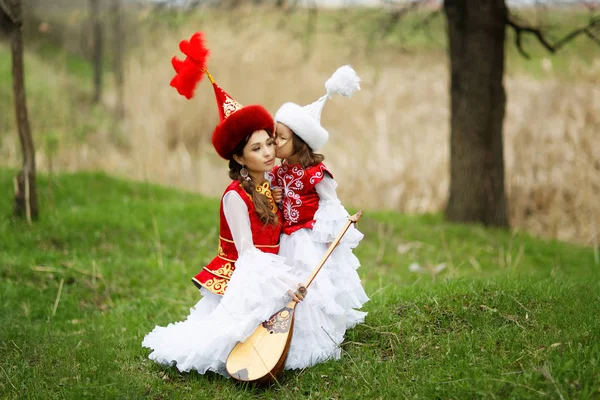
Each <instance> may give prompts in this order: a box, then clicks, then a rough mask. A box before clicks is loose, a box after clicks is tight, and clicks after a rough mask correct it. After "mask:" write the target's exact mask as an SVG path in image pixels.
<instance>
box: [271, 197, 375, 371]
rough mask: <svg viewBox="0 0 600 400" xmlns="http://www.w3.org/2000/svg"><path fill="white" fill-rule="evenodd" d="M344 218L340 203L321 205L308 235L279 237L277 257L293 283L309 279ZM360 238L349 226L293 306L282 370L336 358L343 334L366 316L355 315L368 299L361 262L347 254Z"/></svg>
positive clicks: (306, 231) (342, 223) (358, 233)
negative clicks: (360, 273)
mask: <svg viewBox="0 0 600 400" xmlns="http://www.w3.org/2000/svg"><path fill="white" fill-rule="evenodd" d="M347 217H348V214H347V212H346V210H345V209H344V208H343V207H342V206H341V205H340V204H339V203H336V202H331V203H329V204H326V203H325V204H321V205H320V206H319V210H318V211H317V213H316V214H315V220H316V223H315V226H314V228H313V229H312V230H311V229H300V230H298V231H296V232H294V233H292V234H291V235H282V238H281V243H280V251H279V255H281V256H284V257H285V258H286V263H287V264H289V265H291V266H292V267H293V273H294V275H295V276H296V278H297V279H296V280H297V281H301V282H306V280H307V279H308V278H309V277H310V276H311V274H312V272H313V270H314V269H315V268H316V266H317V265H318V264H319V262H320V261H321V259H322V258H323V256H324V255H325V253H326V252H327V249H328V247H329V244H330V243H331V242H333V241H334V240H335V238H336V237H337V236H338V234H339V232H340V231H341V230H342V228H343V226H344V224H345V223H346V221H347ZM362 238H363V235H362V233H360V232H359V231H358V230H357V229H356V228H354V226H350V228H349V229H348V232H347V233H346V235H345V236H344V238H343V239H342V241H341V242H340V244H339V245H338V247H337V248H336V249H335V250H334V251H333V253H332V254H331V256H330V257H329V259H328V261H327V262H326V263H325V265H324V266H323V268H321V271H320V272H319V273H318V275H317V276H316V278H315V280H314V281H313V282H312V284H311V285H310V287H309V288H308V293H307V296H306V298H305V299H304V301H302V302H301V303H300V304H298V305H297V306H296V313H295V321H294V333H293V336H292V343H291V346H290V351H289V354H288V358H287V360H286V363H285V368H286V369H299V368H306V367H310V366H312V365H315V364H317V363H320V362H323V361H326V360H329V359H338V358H340V355H341V349H340V344H341V343H342V342H343V340H344V335H345V333H346V330H347V329H350V328H353V327H354V326H355V325H356V324H358V323H361V322H363V321H364V319H365V316H366V315H367V313H366V312H361V311H358V310H359V309H360V308H361V307H362V306H363V304H365V303H366V302H367V301H368V300H369V297H368V296H367V294H366V293H365V291H364V289H363V287H362V284H361V281H360V277H359V276H358V273H357V272H356V270H357V268H358V267H360V262H359V261H358V259H357V258H356V256H355V255H354V254H353V253H352V249H353V248H355V247H356V246H357V245H358V243H359V242H360V240H361V239H362Z"/></svg>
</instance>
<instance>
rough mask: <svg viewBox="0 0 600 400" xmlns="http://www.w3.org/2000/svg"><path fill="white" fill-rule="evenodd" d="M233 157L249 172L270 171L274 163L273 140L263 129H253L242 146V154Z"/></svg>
mask: <svg viewBox="0 0 600 400" xmlns="http://www.w3.org/2000/svg"><path fill="white" fill-rule="evenodd" d="M233 158H234V159H235V161H237V162H238V163H239V164H241V165H245V166H246V168H247V169H248V170H249V171H250V172H268V171H271V170H272V169H273V165H275V140H274V139H273V138H272V137H271V136H269V134H268V133H267V131H265V130H260V131H255V132H254V133H252V136H250V139H248V143H246V146H244V151H243V153H242V156H237V155H236V156H233Z"/></svg>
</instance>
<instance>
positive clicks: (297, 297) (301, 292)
mask: <svg viewBox="0 0 600 400" xmlns="http://www.w3.org/2000/svg"><path fill="white" fill-rule="evenodd" d="M288 294H289V295H290V296H291V297H292V300H294V301H295V302H296V303H300V302H301V301H302V300H304V298H305V297H306V288H305V287H304V285H302V284H301V283H299V284H298V289H296V291H295V292H292V291H291V290H288Z"/></svg>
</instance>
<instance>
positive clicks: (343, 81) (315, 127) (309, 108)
mask: <svg viewBox="0 0 600 400" xmlns="http://www.w3.org/2000/svg"><path fill="white" fill-rule="evenodd" d="M325 89H326V90H327V94H326V95H325V96H322V97H321V98H320V99H319V100H317V101H315V102H313V103H311V104H308V105H306V106H304V107H301V106H299V105H297V104H294V103H285V104H284V105H282V106H281V107H280V108H279V110H277V113H275V118H274V119H275V123H277V122H281V123H282V124H284V125H287V127H288V128H290V129H291V130H292V131H294V133H295V134H296V135H298V136H300V137H301V138H302V140H304V141H305V142H306V144H308V145H309V146H310V148H311V149H312V150H313V151H319V149H320V148H321V147H323V145H324V144H325V143H327V140H329V133H328V132H327V131H326V130H325V128H323V127H322V126H321V112H322V111H323V106H324V105H325V102H326V101H327V99H329V98H330V97H332V96H333V95H334V94H339V95H340V96H344V97H350V96H352V94H353V93H354V92H356V91H358V90H360V77H359V76H358V75H357V74H356V71H354V69H352V67H351V66H349V65H344V66H342V67H339V68H338V69H337V70H336V71H335V72H334V73H333V75H331V78H329V79H328V80H327V82H325Z"/></svg>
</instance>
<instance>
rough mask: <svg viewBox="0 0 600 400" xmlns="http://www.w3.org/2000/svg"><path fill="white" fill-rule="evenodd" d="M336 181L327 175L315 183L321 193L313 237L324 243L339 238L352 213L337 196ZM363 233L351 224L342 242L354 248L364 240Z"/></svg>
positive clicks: (319, 193)
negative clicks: (349, 212)
mask: <svg viewBox="0 0 600 400" xmlns="http://www.w3.org/2000/svg"><path fill="white" fill-rule="evenodd" d="M336 188H337V183H336V181H335V180H334V179H333V178H332V177H330V176H328V175H325V177H324V178H323V180H322V181H321V182H319V183H317V184H316V185H315V189H316V190H317V194H318V195H319V208H318V210H317V212H316V213H315V225H314V227H313V238H314V239H315V240H317V241H319V242H322V243H331V242H333V241H334V240H335V238H337V236H338V235H339V233H340V231H341V230H342V229H343V227H344V225H345V224H346V221H348V217H349V216H350V214H348V212H347V211H346V209H345V208H344V206H343V205H342V203H341V202H340V199H339V198H338V196H337V192H336V190H335V189H336ZM362 238H363V234H362V233H360V232H359V231H358V229H356V228H355V227H354V225H351V226H350V228H349V229H348V231H347V232H346V234H345V235H344V238H343V239H342V243H346V244H348V245H349V246H350V247H351V248H354V247H356V246H357V245H358V243H359V242H360V241H361V240H362Z"/></svg>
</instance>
